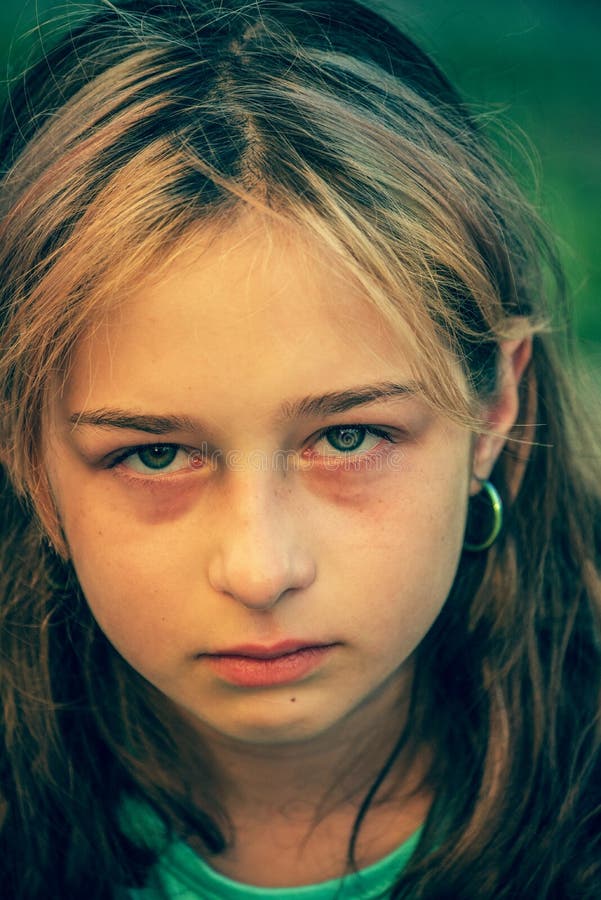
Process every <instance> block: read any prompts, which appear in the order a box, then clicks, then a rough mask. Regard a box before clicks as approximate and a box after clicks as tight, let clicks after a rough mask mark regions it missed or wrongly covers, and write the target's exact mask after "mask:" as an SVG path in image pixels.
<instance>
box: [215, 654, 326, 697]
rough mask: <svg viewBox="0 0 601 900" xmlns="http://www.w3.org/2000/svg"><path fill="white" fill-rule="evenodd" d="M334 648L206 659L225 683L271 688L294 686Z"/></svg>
mask: <svg viewBox="0 0 601 900" xmlns="http://www.w3.org/2000/svg"><path fill="white" fill-rule="evenodd" d="M333 648H334V645H333V644H328V645H327V646H324V647H304V648H303V649H302V650H297V651H296V652H295V653H286V654H285V655H283V656H275V657H273V658H272V659H257V658H255V657H252V656H203V657H202V659H204V660H205V662H206V663H207V665H208V666H210V668H211V669H212V670H213V671H214V672H216V673H217V675H219V676H220V677H221V678H223V679H224V680H225V681H229V682H230V684H235V685H238V686H239V687H271V686H272V685H276V684H291V683H293V682H295V681H298V680H299V679H300V678H304V677H305V675H309V674H310V673H311V672H313V671H314V670H315V669H316V668H317V667H318V666H319V665H320V664H321V663H322V662H323V660H324V659H325V657H326V656H327V655H328V653H329V652H330V651H331V650H333Z"/></svg>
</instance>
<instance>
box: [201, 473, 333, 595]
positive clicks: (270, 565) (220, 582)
mask: <svg viewBox="0 0 601 900" xmlns="http://www.w3.org/2000/svg"><path fill="white" fill-rule="evenodd" d="M252 475H253V477H250V478H241V479H239V480H238V481H237V484H236V485H235V486H230V490H229V492H228V496H227V499H226V500H225V502H224V504H223V507H222V515H221V516H220V517H219V519H218V525H217V528H216V529H215V531H214V538H215V543H214V549H213V552H212V555H211V558H210V562H209V571H208V576H209V582H210V584H211V586H212V587H213V589H214V590H216V591H219V592H220V593H225V594H229V595H230V596H231V597H233V598H234V599H235V600H237V601H238V602H239V603H242V604H243V605H244V606H246V607H248V608H249V609H253V610H270V609H272V608H273V607H274V606H275V605H276V604H277V603H278V601H279V600H280V599H281V598H282V596H283V595H284V594H285V593H286V592H287V591H291V590H300V589H302V588H306V587H308V586H309V585H310V584H311V583H312V582H313V580H314V578H315V571H316V569H315V561H314V559H313V557H312V554H311V553H310V552H309V549H308V547H307V545H306V541H305V540H304V539H303V538H302V537H301V534H300V531H301V529H300V527H299V526H300V521H299V518H300V517H299V514H298V513H297V514H296V515H295V513H294V512H293V510H291V509H290V504H289V502H287V500H286V498H285V497H282V496H281V491H280V486H278V485H275V484H274V483H273V480H272V478H271V477H270V476H267V477H265V475H264V473H258V474H257V473H252Z"/></svg>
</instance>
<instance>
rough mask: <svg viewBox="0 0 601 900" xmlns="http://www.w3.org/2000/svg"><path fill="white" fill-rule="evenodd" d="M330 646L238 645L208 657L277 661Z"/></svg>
mask: <svg viewBox="0 0 601 900" xmlns="http://www.w3.org/2000/svg"><path fill="white" fill-rule="evenodd" d="M331 646H333V645H332V644H328V643H323V642H321V641H310V640H309V641H295V640H288V641H280V643H278V644H273V645H272V646H270V647H265V646H262V645H261V644H240V645H239V646H236V647H228V648H227V649H226V650H218V651H216V652H215V653H210V654H208V655H209V656H244V657H247V658H249V659H277V657H279V656H288V655H290V654H291V653H297V652H298V651H299V650H311V649H319V648H320V647H331Z"/></svg>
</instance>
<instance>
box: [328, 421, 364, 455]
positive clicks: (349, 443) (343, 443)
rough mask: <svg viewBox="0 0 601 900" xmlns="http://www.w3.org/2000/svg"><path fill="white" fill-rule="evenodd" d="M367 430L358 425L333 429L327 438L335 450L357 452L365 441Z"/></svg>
mask: <svg viewBox="0 0 601 900" xmlns="http://www.w3.org/2000/svg"><path fill="white" fill-rule="evenodd" d="M366 432H367V428H361V427H360V426H358V425H353V426H345V427H340V428H333V429H332V430H331V431H328V433H327V435H326V437H327V439H328V443H329V444H331V446H332V447H334V449H335V450H341V451H344V450H346V451H352V450H357V449H358V448H359V447H360V446H361V444H362V443H363V441H364V440H365V434H366Z"/></svg>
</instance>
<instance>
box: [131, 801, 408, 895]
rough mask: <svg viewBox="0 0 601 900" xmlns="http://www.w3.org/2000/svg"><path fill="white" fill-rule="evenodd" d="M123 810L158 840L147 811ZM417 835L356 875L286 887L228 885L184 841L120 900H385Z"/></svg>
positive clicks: (141, 832)
mask: <svg viewBox="0 0 601 900" xmlns="http://www.w3.org/2000/svg"><path fill="white" fill-rule="evenodd" d="M136 809H137V808H136ZM128 810H129V811H128V820H129V823H131V825H132V826H133V827H132V828H131V830H132V831H135V833H136V834H137V835H140V836H143V837H144V839H145V840H147V839H148V838H149V835H150V837H151V839H152V834H153V833H154V835H155V836H158V832H157V826H158V823H157V821H156V820H155V819H154V815H153V814H152V813H150V811H147V810H138V811H136V812H135V813H133V809H132V807H131V806H130V807H128ZM158 827H160V826H158ZM128 830H129V829H128ZM420 835H421V829H419V830H418V831H416V832H415V833H414V834H413V835H412V836H411V837H410V838H409V839H408V840H407V841H405V843H403V844H401V846H400V847H397V849H396V850H394V851H393V852H392V853H390V854H389V855H388V856H385V857H384V859H381V860H379V861H378V862H377V863H374V864H373V865H371V866H368V867H367V868H365V869H360V870H359V871H358V872H353V873H350V874H348V875H346V876H344V877H343V878H335V879H332V880H331V881H322V882H319V883H318V884H311V885H306V886H303V887H291V888H266V887H254V886H253V885H249V884H242V883H241V882H238V881H232V879H231V878H226V877H225V876H224V875H221V874H220V873H219V872H216V871H215V870H214V869H212V868H211V866H210V865H209V864H208V863H207V862H205V861H204V860H203V859H201V857H200V856H198V854H197V853H195V852H194V850H192V849H191V847H189V846H188V845H187V844H185V843H184V842H183V841H175V842H173V843H170V844H168V845H167V846H166V848H165V849H164V851H163V852H162V854H161V856H160V858H159V860H158V862H157V864H156V865H155V866H154V868H153V869H152V870H151V873H150V878H149V880H148V884H147V886H146V887H144V888H138V889H132V888H130V889H128V890H127V891H126V892H125V894H124V895H122V896H123V898H124V900H376V898H384V897H386V896H387V894H388V892H389V891H390V889H391V887H392V885H393V884H394V883H395V881H396V880H397V879H398V877H399V875H400V874H401V872H402V871H403V869H404V868H405V866H406V865H407V863H408V861H409V858H410V857H411V855H412V853H413V851H414V850H415V848H416V846H417V843H418V841H419V838H420Z"/></svg>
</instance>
